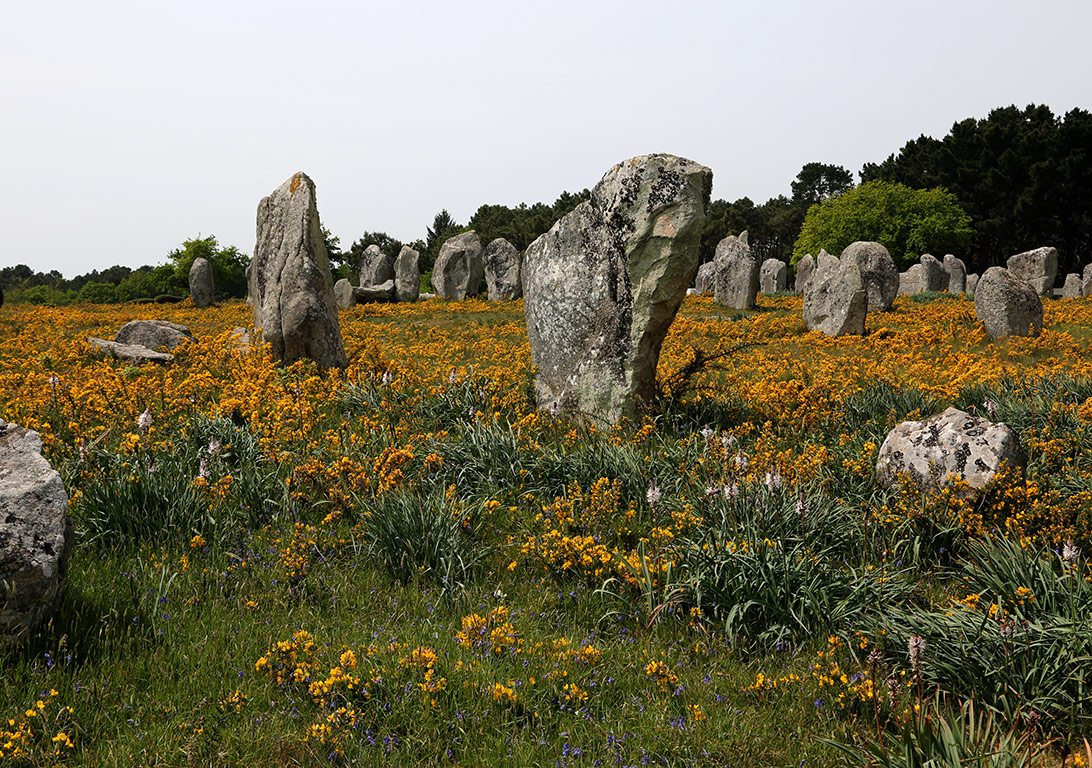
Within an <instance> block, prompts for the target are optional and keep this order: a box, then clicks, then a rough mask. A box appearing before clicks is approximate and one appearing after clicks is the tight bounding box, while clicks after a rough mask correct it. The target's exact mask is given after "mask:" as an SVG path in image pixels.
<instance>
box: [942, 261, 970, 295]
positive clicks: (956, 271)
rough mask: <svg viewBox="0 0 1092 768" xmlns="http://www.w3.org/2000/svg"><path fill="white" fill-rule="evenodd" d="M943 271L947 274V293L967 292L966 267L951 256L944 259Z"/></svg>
mask: <svg viewBox="0 0 1092 768" xmlns="http://www.w3.org/2000/svg"><path fill="white" fill-rule="evenodd" d="M944 271H945V272H947V273H948V293H954V294H960V293H966V292H967V265H966V264H964V263H963V259H958V258H956V257H955V256H953V255H952V254H950V253H949V254H947V255H946V256H945V257H944Z"/></svg>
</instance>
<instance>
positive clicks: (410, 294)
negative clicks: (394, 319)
mask: <svg viewBox="0 0 1092 768" xmlns="http://www.w3.org/2000/svg"><path fill="white" fill-rule="evenodd" d="M420 256H421V254H419V253H417V251H415V250H413V249H412V248H410V247H409V246H408V245H403V246H402V250H400V251H399V252H398V256H397V257H396V258H395V260H394V298H395V300H396V301H417V297H418V296H419V295H420V293H421V268H420V266H419V265H418V259H419V258H420Z"/></svg>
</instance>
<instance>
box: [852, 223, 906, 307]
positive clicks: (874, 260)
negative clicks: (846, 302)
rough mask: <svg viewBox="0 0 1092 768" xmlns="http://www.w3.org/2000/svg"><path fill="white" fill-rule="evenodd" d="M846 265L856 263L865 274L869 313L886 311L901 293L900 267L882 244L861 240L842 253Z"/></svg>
mask: <svg viewBox="0 0 1092 768" xmlns="http://www.w3.org/2000/svg"><path fill="white" fill-rule="evenodd" d="M840 261H841V263H842V264H852V265H854V266H855V267H857V269H858V271H859V272H860V273H861V280H863V281H864V286H865V291H867V292H868V311H869V312H886V311H887V310H889V309H891V305H892V304H894V303H895V296H897V295H898V293H899V268H898V267H896V266H895V260H894V259H893V258H891V254H890V253H888V252H887V249H886V248H885V247H883V246H882V245H881V244H880V243H876V242H872V241H870V240H858V241H857V242H855V243H850V244H849V245H848V246H846V249H845V250H844V251H842V258H841V259H840Z"/></svg>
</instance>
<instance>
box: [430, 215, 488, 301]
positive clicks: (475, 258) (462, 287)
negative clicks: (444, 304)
mask: <svg viewBox="0 0 1092 768" xmlns="http://www.w3.org/2000/svg"><path fill="white" fill-rule="evenodd" d="M484 277H485V264H484V262H483V261H482V243H481V241H480V240H479V239H478V235H477V234H476V233H475V232H474V231H473V230H471V231H470V232H463V233H462V234H461V235H455V237H452V238H449V239H448V240H447V242H445V243H444V244H443V245H442V246H441V247H440V255H439V256H437V257H436V264H435V265H434V266H433V268H432V289H433V290H434V291H436V295H437V296H439V297H440V298H441V299H448V300H449V301H462V300H463V299H465V298H466V297H467V296H477V295H478V294H479V293H480V292H481V290H482V279H483V278H484Z"/></svg>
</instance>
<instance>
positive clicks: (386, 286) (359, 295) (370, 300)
mask: <svg viewBox="0 0 1092 768" xmlns="http://www.w3.org/2000/svg"><path fill="white" fill-rule="evenodd" d="M395 295H396V294H395V287H394V280H388V281H386V282H385V283H380V284H379V285H362V286H360V287H359V288H354V289H353V298H354V299H356V303H357V304H377V303H384V302H391V301H394V300H395Z"/></svg>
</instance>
